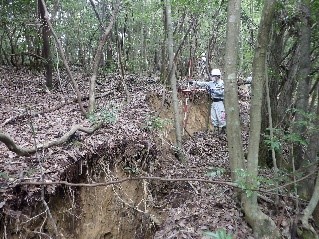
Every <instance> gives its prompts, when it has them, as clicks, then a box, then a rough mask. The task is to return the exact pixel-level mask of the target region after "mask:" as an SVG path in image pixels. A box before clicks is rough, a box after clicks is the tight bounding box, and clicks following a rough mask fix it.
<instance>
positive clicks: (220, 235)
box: [203, 228, 233, 239]
mask: <svg viewBox="0 0 319 239" xmlns="http://www.w3.org/2000/svg"><path fill="white" fill-rule="evenodd" d="M203 235H204V236H206V237H208V238H212V239H233V236H232V235H231V234H228V233H227V232H226V230H225V229H224V228H221V229H218V230H217V231H216V232H210V231H206V232H204V233H203Z"/></svg>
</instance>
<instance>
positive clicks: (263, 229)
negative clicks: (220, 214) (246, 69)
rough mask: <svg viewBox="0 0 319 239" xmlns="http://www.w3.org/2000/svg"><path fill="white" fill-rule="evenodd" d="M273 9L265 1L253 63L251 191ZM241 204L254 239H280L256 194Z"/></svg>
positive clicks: (254, 185) (254, 183)
mask: <svg viewBox="0 0 319 239" xmlns="http://www.w3.org/2000/svg"><path fill="white" fill-rule="evenodd" d="M275 6H276V1H275V0H269V1H265V2H264V8H263V12H262V18H261V21H260V26H259V32H258V37H257V44H256V50H255V56H254V61H253V79H254V80H253V81H252V98H251V110H250V130H249V145H248V156H247V173H248V174H249V175H248V177H247V179H246V184H247V187H248V188H251V189H258V181H257V176H258V156H259V155H258V151H259V141H260V131H261V106H262V99H263V86H264V77H265V71H266V70H267V69H265V66H266V60H267V59H266V52H267V47H268V44H269V35H270V34H269V32H270V29H271V24H272V20H273V19H272V18H273V14H274V11H275ZM243 204H244V211H245V217H246V220H247V222H248V223H249V224H250V225H251V227H252V228H253V231H254V234H255V236H256V238H258V239H259V238H280V234H279V230H278V228H277V227H276V225H275V223H274V222H273V220H272V219H271V218H270V217H268V216H267V215H266V214H264V213H263V212H262V211H261V210H260V208H259V206H258V203H257V192H256V191H251V192H250V193H249V194H248V193H247V192H246V193H245V194H243Z"/></svg>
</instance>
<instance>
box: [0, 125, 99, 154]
mask: <svg viewBox="0 0 319 239" xmlns="http://www.w3.org/2000/svg"><path fill="white" fill-rule="evenodd" d="M101 126H102V123H99V124H97V125H96V126H94V127H92V128H86V127H83V126H81V125H75V126H73V127H72V128H71V130H70V131H69V132H67V133H66V134H64V135H63V136H62V137H61V138H59V139H57V140H54V141H51V142H47V143H44V144H40V145H37V148H22V147H20V146H19V145H17V144H16V143H15V142H14V140H13V139H12V138H11V137H10V136H9V135H7V134H5V133H4V132H3V131H0V141H1V142H3V143H4V144H5V145H6V146H7V148H8V149H9V150H10V151H12V152H14V153H16V154H17V155H19V156H30V155H31V154H34V153H36V152H37V150H40V149H47V148H50V147H52V146H57V145H60V144H63V143H65V142H66V141H67V140H68V139H69V138H70V137H71V136H72V135H73V134H74V133H75V132H76V131H82V132H84V133H87V134H92V133H93V132H94V131H95V130H97V129H99V128H100V127H101Z"/></svg>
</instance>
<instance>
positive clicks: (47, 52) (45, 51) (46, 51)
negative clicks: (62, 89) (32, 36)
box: [38, 0, 53, 89]
mask: <svg viewBox="0 0 319 239" xmlns="http://www.w3.org/2000/svg"><path fill="white" fill-rule="evenodd" d="M38 8H39V12H40V17H41V20H42V41H43V47H42V57H43V58H44V59H45V60H46V62H45V63H44V65H45V71H46V74H45V79H46V82H45V84H46V86H47V87H48V88H49V89H52V87H53V84H52V72H53V69H52V68H53V66H52V59H51V47H50V28H49V26H48V24H47V22H46V21H45V17H44V16H45V10H44V6H43V4H42V1H41V0H38Z"/></svg>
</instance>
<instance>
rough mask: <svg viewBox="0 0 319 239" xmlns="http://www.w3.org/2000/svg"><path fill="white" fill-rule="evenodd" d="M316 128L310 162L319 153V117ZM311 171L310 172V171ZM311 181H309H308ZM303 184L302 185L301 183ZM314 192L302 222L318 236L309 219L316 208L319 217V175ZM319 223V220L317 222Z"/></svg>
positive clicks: (311, 146)
mask: <svg viewBox="0 0 319 239" xmlns="http://www.w3.org/2000/svg"><path fill="white" fill-rule="evenodd" d="M317 88H318V98H317V112H316V114H317V116H319V87H318V86H317ZM314 126H315V127H314V128H315V129H317V130H314V131H313V132H312V134H311V137H310V140H309V141H310V142H309V146H308V150H307V154H306V159H307V160H309V162H315V161H316V157H317V155H318V153H319V145H318V142H319V133H318V129H319V118H318V117H317V118H316V119H315V122H314ZM311 170H318V169H317V168H314V169H311ZM308 173H310V172H308ZM308 183H309V182H308ZM309 184H311V186H313V183H312V182H311V183H309ZM301 186H302V185H301ZM303 186H304V187H306V188H307V189H309V186H307V185H305V184H303ZM311 191H313V193H312V197H311V199H310V201H309V203H308V205H307V207H306V208H305V209H304V211H303V213H302V215H303V216H302V218H301V222H302V226H303V227H304V228H305V229H306V230H308V231H309V232H308V233H311V234H313V238H318V235H317V233H316V232H315V230H314V229H313V228H312V226H311V225H310V224H309V222H308V221H309V219H310V217H311V215H312V214H313V213H314V211H315V210H316V212H315V213H314V214H315V215H314V217H315V218H314V219H315V220H316V219H317V218H316V217H317V214H319V208H318V202H319V175H317V180H316V182H315V186H314V190H311ZM317 223H318V222H317Z"/></svg>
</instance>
